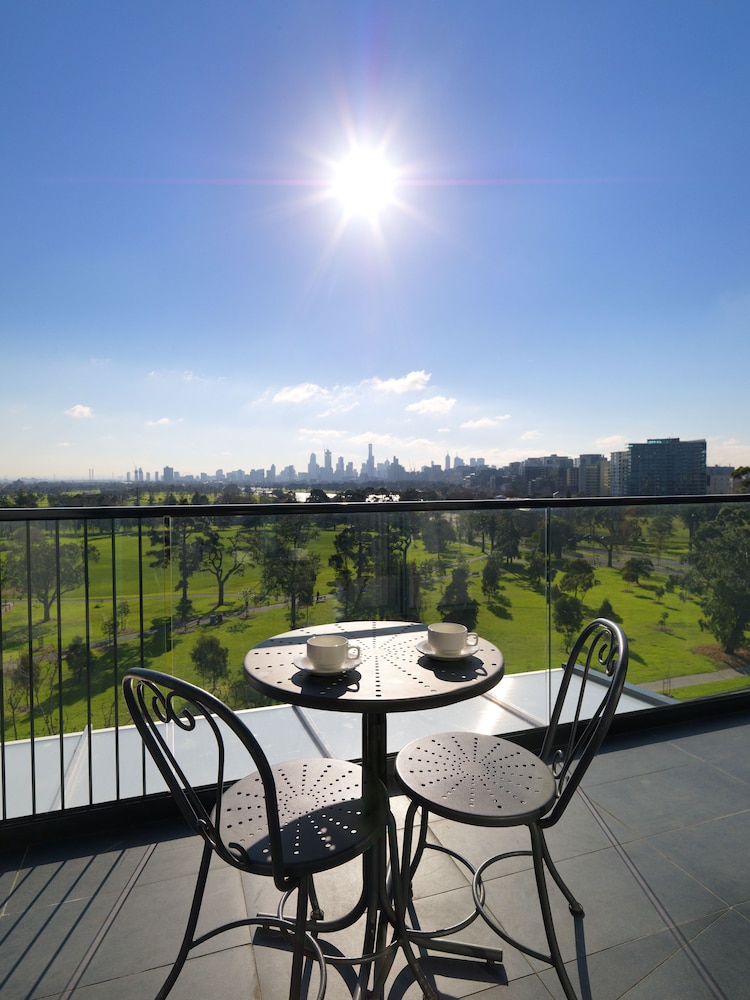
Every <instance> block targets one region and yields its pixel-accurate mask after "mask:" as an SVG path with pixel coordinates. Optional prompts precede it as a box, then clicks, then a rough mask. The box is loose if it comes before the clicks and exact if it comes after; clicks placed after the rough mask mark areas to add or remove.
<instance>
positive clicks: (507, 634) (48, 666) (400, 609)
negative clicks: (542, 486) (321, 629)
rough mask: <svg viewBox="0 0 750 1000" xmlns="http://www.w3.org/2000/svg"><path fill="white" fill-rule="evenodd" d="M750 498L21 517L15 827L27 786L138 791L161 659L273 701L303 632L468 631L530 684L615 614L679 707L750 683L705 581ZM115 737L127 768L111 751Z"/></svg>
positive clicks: (9, 700)
mask: <svg viewBox="0 0 750 1000" xmlns="http://www.w3.org/2000/svg"><path fill="white" fill-rule="evenodd" d="M748 503H750V496H747V495H745V496H731V497H670V498H655V497H639V498H606V499H605V498H602V499H596V500H564V499H554V500H546V499H545V500H491V501H471V500H460V501H442V502H441V501H434V502H420V501H409V502H403V503H392V502H387V503H352V504H338V503H323V504H312V503H298V504H247V505H231V506H229V505H200V506H194V505H187V504H178V505H176V506H166V505H163V506H149V507H117V508H100V509H75V510H71V509H62V508H61V509H58V508H45V509H25V510H18V509H14V508H9V509H2V510H0V602H2V616H1V617H0V782H1V784H2V789H1V798H0V810H1V818H2V819H6V818H7V817H8V816H9V815H17V814H18V806H17V805H16V806H14V807H13V808H12V809H9V802H8V796H9V790H10V789H11V788H13V786H14V783H15V785H16V786H18V784H19V783H20V784H21V785H22V786H23V794H22V795H21V801H22V802H23V806H22V810H21V811H22V814H25V813H24V810H27V812H28V815H38V814H40V813H43V812H45V811H47V810H52V809H60V810H66V809H68V808H71V807H72V806H73V805H76V806H77V805H81V804H83V805H87V804H91V803H94V802H101V801H108V800H112V801H117V800H120V799H121V798H124V797H127V796H129V795H130V794H132V791H131V789H130V785H129V782H128V788H127V789H126V788H124V787H123V777H124V774H125V771H124V768H123V764H122V760H121V754H122V734H123V732H124V729H123V727H128V726H129V725H130V719H129V717H128V715H127V711H126V709H125V707H124V702H123V700H122V697H121V693H120V687H121V679H122V675H123V673H124V671H125V670H127V669H128V667H129V666H133V665H138V666H154V667H155V668H157V669H162V670H165V671H167V672H170V673H173V674H176V675H179V676H183V677H186V678H187V679H191V680H195V681H197V682H198V683H200V684H202V686H206V687H210V688H212V689H213V690H215V691H217V692H218V693H219V694H220V696H221V697H223V698H224V700H226V701H228V702H229V703H230V704H231V705H232V706H233V707H235V708H237V709H243V708H252V707H254V705H256V704H257V702H254V701H253V694H252V692H251V691H250V690H249V688H248V687H247V686H246V685H245V684H244V682H243V679H242V656H243V654H244V652H245V651H246V650H247V649H248V648H250V647H251V646H253V645H255V644H256V643H258V642H260V641H262V640H263V639H265V638H268V637H269V636H270V635H273V634H275V633H277V632H279V631H283V630H286V629H288V628H294V627H298V626H300V625H306V624H323V623H325V622H330V621H335V620H345V619H354V618H356V619H363V618H364V619H370V618H372V619H381V618H399V619H405V620H424V621H426V620H434V619H435V618H439V617H448V618H452V619H454V620H461V621H464V622H465V623H466V624H468V625H470V626H471V627H472V628H477V629H478V630H479V631H481V632H482V633H483V634H485V635H486V636H487V638H489V639H491V640H492V641H493V642H495V643H496V644H497V645H499V646H500V647H501V648H502V649H503V652H504V654H505V657H506V663H507V665H508V671H509V672H526V671H532V670H539V669H547V670H549V669H550V668H551V667H553V666H556V665H558V664H559V663H560V661H561V660H562V659H563V658H564V655H565V652H566V649H567V646H568V644H569V642H570V639H571V637H572V636H573V635H574V633H575V632H576V631H577V629H578V628H579V627H580V624H581V622H582V621H583V620H584V619H585V618H588V617H592V616H594V615H595V614H599V613H605V612H607V611H609V612H610V613H611V615H612V616H614V617H616V618H618V619H619V620H620V621H621V622H622V624H623V627H624V629H625V631H626V632H627V634H628V636H629V639H630V644H631V663H632V666H631V671H630V681H631V682H632V683H633V684H635V685H636V686H639V685H640V686H642V687H643V690H644V691H649V692H651V693H656V694H658V695H659V696H660V699H661V702H662V704H666V703H669V702H672V701H674V702H675V703H676V702H677V701H679V700H685V699H690V698H696V697H698V698H703V697H707V696H711V695H713V694H722V695H723V694H724V693H725V692H727V691H732V690H741V689H743V688H744V687H745V685H746V684H747V682H748V678H747V677H746V672H747V665H748V664H747V658H745V655H744V650H743V647H742V642H743V641H744V639H743V638H742V636H743V633H742V626H743V624H744V623H742V622H740V623H739V626H738V627H739V630H740V639H739V641H738V640H737V634H736V630H735V634H734V636H732V635H730V634H729V632H728V631H727V628H726V627H724V630H723V631H722V622H721V620H720V619H721V618H722V613H723V614H724V617H726V614H728V613H731V610H732V609H731V607H729V608H724V610H723V612H721V609H719V610H718V611H717V609H716V608H715V607H714V605H712V600H713V601H714V604H715V596H716V595H715V592H714V590H712V587H714V582H712V580H711V578H710V571H709V569H707V568H706V567H707V565H709V564H710V558H709V557H710V555H711V552H712V551H715V552H716V553H719V554H720V553H721V551H722V550H721V545H720V543H721V542H722V537H723V536H722V534H721V532H722V531H723V530H726V532H727V536H726V538H724V543H725V546H729V547H730V548H731V547H732V546H733V547H734V549H733V550H732V552H734V550H736V548H737V540H738V539H739V540H740V541H741V540H742V539H743V538H744V539H745V543H746V544H747V538H748V537H750V524H749V523H748V519H749V518H750V507H749V506H748ZM722 510H723V511H725V512H727V511H730V512H735V514H736V515H739V516H734V515H733V516H732V517H729V516H720V515H721V512H722ZM725 523H726V525H727V527H726V529H724V527H723V525H724V524H725ZM709 524H710V525H711V526H712V528H711V531H708V530H706V525H709ZM732 532H734V534H732ZM743 533H744V534H743ZM717 539H718V541H717ZM711 545H713V546H714V549H713V550H710V546H711ZM748 547H750V546H748ZM727 551H729V549H727ZM730 558H734V554H731V553H730V556H727V559H728V560H730ZM701 559H703V562H704V563H705V564H706V565H703V566H702V563H701ZM745 559H747V555H745ZM739 565H740V569H741V564H739ZM732 572H734V574H735V583H734V586H735V588H740V589H741V587H742V580H741V579H740V578H739V577H738V576H737V567H733V569H732ZM740 576H741V574H740ZM748 577H750V573H748V574H747V575H746V578H745V586H747V585H748V584H747V578H748ZM722 585H723V586H724V588H725V590H726V580H724V581H723V584H722ZM715 590H716V588H715ZM729 603H730V604H731V602H729ZM735 611H736V609H735ZM737 613H738V614H739V613H740V612H737ZM102 732H105V733H106V734H107V751H106V761H105V760H104V759H101V760H97V754H98V751H97V752H95V750H94V744H93V740H94V734H95V733H102ZM20 747H23V748H24V751H23V755H21V753H20V749H19V748H20ZM19 761H24V762H25V763H23V764H22V765H21V764H19ZM81 762H82V763H81ZM19 767H20V768H21V770H20V771H19ZM77 768H82V769H83V771H84V780H83V782H81V776H80V773H78V772H77V773H76V780H77V785H76V787H77V788H78V792H77V793H76V798H75V801H74V802H71V801H70V793H69V789H70V787H71V773H72V772H73V771H76V769H77ZM81 788H83V789H84V790H83V792H81V791H80V789H81ZM14 794H15V796H16V801H18V788H17V787H16V790H15V793H14Z"/></svg>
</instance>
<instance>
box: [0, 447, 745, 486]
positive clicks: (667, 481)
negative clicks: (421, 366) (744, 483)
mask: <svg viewBox="0 0 750 1000" xmlns="http://www.w3.org/2000/svg"><path fill="white" fill-rule="evenodd" d="M705 444H706V442H705V439H696V440H692V441H681V440H680V439H679V438H666V439H665V438H649V439H648V441H646V442H631V443H629V445H628V448H627V450H625V451H620V452H611V453H610V454H609V455H606V454H602V453H587V454H582V455H567V454H562V455H558V454H557V453H553V454H551V455H546V456H528V457H527V458H526V459H524V460H520V461H517V462H513V463H510V465H507V466H501V467H496V466H494V465H492V464H491V463H487V462H486V461H485V459H484V457H483V456H470V457H469V459H468V461H467V460H465V459H464V458H463V457H461V456H458V455H455V456H451V455H450V454H446V455H445V457H444V461H443V464H442V465H441V464H440V463H435V462H432V463H429V464H423V465H422V466H421V467H419V468H413V469H405V468H404V467H403V465H401V463H400V462H399V460H398V456H393V458H392V459H389V458H384V459H382V460H381V459H380V457H379V456H376V455H375V453H374V451H373V446H372V444H370V445H368V453H367V458H366V459H364V460H363V461H361V462H359V463H355V462H354V461H353V460H350V461H345V459H344V457H343V456H337V458H336V460H335V463H334V459H333V454H332V452H330V451H329V450H326V451H325V452H324V455H323V464H322V465H321V463H319V462H318V461H317V458H318V455H317V453H311V454H310V456H309V459H308V463H307V468H306V469H296V468H295V467H294V466H293V465H286V466H282V465H278V466H277V465H276V463H272V465H271V466H270V467H269V468H267V469H266V468H257V467H252V466H251V467H249V468H247V469H245V468H238V469H227V470H224V469H221V468H219V469H216V470H215V471H213V472H207V471H205V470H201V471H199V472H197V471H192V470H191V471H189V472H183V471H182V470H179V469H176V468H175V467H173V466H168V465H167V466H163V467H162V468H161V469H156V470H151V469H145V470H144V469H143V467H142V466H136V467H134V468H133V469H130V470H127V471H126V472H125V474H124V475H122V474H117V475H113V476H111V477H99V476H97V475H96V473H95V470H94V469H93V468H92V469H89V470H88V476H87V478H86V479H85V480H84V479H69V480H61V482H70V483H71V485H84V484H85V483H88V484H91V485H94V484H98V485H102V484H106V483H125V484H127V485H134V486H138V485H141V484H143V485H147V486H154V487H156V488H158V489H163V488H164V487H171V486H173V485H178V484H179V485H183V486H185V485H187V486H191V485H202V484H205V485H208V484H212V485H214V486H216V485H217V484H219V483H236V484H241V485H245V486H247V485H250V486H257V487H263V486H265V487H270V486H291V485H293V484H295V483H298V484H299V485H300V486H305V487H307V486H315V485H321V486H326V485H327V486H329V487H336V486H345V485H346V484H352V485H354V484H356V483H361V484H363V485H374V484H376V483H380V484H388V483H391V484H396V483H400V484H402V485H403V484H405V483H407V482H409V481H413V482H415V483H416V482H422V483H425V482H427V483H442V484H444V485H445V484H450V483H452V484H454V485H459V484H464V485H467V484H470V482H471V480H472V478H473V476H474V475H476V474H477V473H480V474H481V473H484V475H483V476H482V475H480V477H479V478H478V479H477V480H476V482H477V483H479V484H480V485H481V486H483V487H484V486H487V485H488V484H491V485H492V486H493V488H497V489H498V490H500V491H501V492H503V491H504V489H505V487H510V488H511V490H512V491H515V490H516V489H517V487H518V485H519V483H520V482H521V481H527V482H528V483H532V482H534V483H537V482H539V481H546V482H548V483H554V485H555V486H564V487H565V488H566V489H570V488H571V487H572V488H573V489H574V492H575V493H576V494H578V493H579V492H580V491H582V495H586V496H589V495H590V496H603V495H613V496H627V495H667V494H674V495H681V494H683V493H701V492H704V489H703V487H705V492H708V493H731V492H733V485H732V479H733V476H732V473H733V471H734V467H733V466H731V465H729V466H726V465H717V464H711V463H709V462H708V461H707V460H706V448H705ZM633 462H635V466H634V468H633V471H634V474H635V481H632V482H631V481H630V471H631V464H632V463H633ZM644 463H646V464H645V465H644ZM495 473H497V475H499V476H501V477H502V479H501V480H497V478H496V477H495V476H494V474H495ZM488 475H489V476H490V479H487V476H488ZM55 481H56V479H55V477H46V478H45V477H30V478H29V479H28V482H34V483H44V482H55ZM19 482H26V480H19ZM2 483H6V484H7V483H9V480H8V479H7V478H3V477H0V484H2ZM654 487H656V488H655V489H654ZM665 487H667V488H666V489H665ZM543 488H545V489H547V488H549V487H544V486H543Z"/></svg>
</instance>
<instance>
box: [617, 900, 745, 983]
mask: <svg viewBox="0 0 750 1000" xmlns="http://www.w3.org/2000/svg"><path fill="white" fill-rule="evenodd" d="M748 979H750V925H749V924H748V922H747V921H746V920H744V919H743V918H742V917H740V916H739V915H738V914H736V913H733V912H731V911H730V912H728V913H724V914H722V915H721V916H720V917H719V918H718V919H717V920H715V921H713V922H712V923H711V924H710V925H709V926H708V927H706V928H705V930H703V931H702V933H700V934H698V935H697V936H696V937H695V938H693V939H692V940H691V941H690V942H688V943H687V944H686V945H685V947H683V948H681V949H680V950H679V951H678V952H676V953H675V954H674V955H673V956H672V957H670V958H669V959H668V960H667V961H665V962H664V963H663V964H662V965H660V966H658V967H657V968H656V969H654V971H653V972H651V973H650V974H649V975H648V976H646V977H644V979H642V980H641V981H640V982H639V983H638V984H636V985H635V986H634V987H633V988H632V989H631V990H629V991H628V992H627V993H626V994H624V996H625V997H626V998H627V1000H657V998H662V997H673V996H679V997H680V998H681V1000H706V998H708V997H712V998H726V1000H734V998H735V997H736V998H739V997H744V996H747V984H748Z"/></svg>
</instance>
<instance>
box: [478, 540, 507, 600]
mask: <svg viewBox="0 0 750 1000" xmlns="http://www.w3.org/2000/svg"><path fill="white" fill-rule="evenodd" d="M501 576H502V556H501V555H500V553H498V552H493V554H492V555H491V556H488V557H487V559H486V560H485V562H484V566H483V567H482V593H483V594H484V596H485V597H486V598H487V599H488V600H490V599H492V598H493V597H494V596H495V595H496V594H497V591H498V588H499V586H500V578H501Z"/></svg>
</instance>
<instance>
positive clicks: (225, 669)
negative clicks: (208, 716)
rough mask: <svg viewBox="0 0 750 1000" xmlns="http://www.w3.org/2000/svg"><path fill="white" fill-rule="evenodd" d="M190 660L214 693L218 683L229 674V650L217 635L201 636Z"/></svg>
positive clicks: (191, 653)
mask: <svg viewBox="0 0 750 1000" xmlns="http://www.w3.org/2000/svg"><path fill="white" fill-rule="evenodd" d="M190 659H191V660H192V661H193V664H194V665H195V669H196V670H197V671H198V674H199V676H200V678H201V680H202V681H203V683H204V684H206V685H207V686H208V687H209V688H210V689H211V690H212V691H215V690H216V685H217V683H218V681H219V680H220V679H221V678H223V677H226V676H227V674H228V673H229V649H228V648H227V647H226V646H222V645H221V643H220V642H219V640H218V639H217V638H216V636H215V635H205V634H203V635H199V636H198V639H197V641H196V643H195V645H194V646H193V648H192V650H191V652H190Z"/></svg>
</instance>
